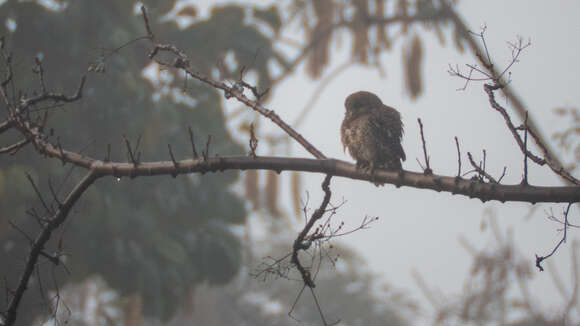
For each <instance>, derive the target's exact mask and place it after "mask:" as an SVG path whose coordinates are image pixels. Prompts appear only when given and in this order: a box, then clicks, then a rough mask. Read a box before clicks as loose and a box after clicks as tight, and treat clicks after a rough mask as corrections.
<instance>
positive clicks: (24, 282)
mask: <svg viewBox="0 0 580 326" xmlns="http://www.w3.org/2000/svg"><path fill="white" fill-rule="evenodd" d="M98 177H99V175H98V174H97V173H95V171H93V170H89V172H88V173H87V174H86V175H85V176H84V178H83V179H82V180H81V181H79V183H78V184H77V185H76V186H75V187H74V189H73V190H72V191H71V192H70V193H69V194H68V196H67V198H66V199H65V200H64V201H63V202H62V204H61V205H59V207H58V210H57V211H56V212H55V213H54V214H53V215H52V217H50V218H49V219H48V221H47V223H46V225H45V226H44V227H43V229H42V231H41V232H40V234H39V235H38V236H37V237H36V239H35V240H34V242H33V244H32V245H31V247H30V252H29V253H28V258H27V259H26V264H25V267H24V271H23V272H22V275H21V276H20V280H19V281H18V286H17V287H16V290H14V291H13V295H12V298H11V300H10V303H9V304H8V308H7V309H6V311H5V312H4V313H3V316H4V325H5V326H12V325H14V322H15V321H16V315H17V312H18V306H19V305H20V301H21V300H22V296H23V295H24V292H25V291H26V288H27V286H28V283H29V281H30V277H31V276H32V272H33V271H34V268H35V266H36V264H37V262H38V258H39V256H40V255H42V253H43V249H44V246H45V245H46V243H47V242H48V240H50V237H51V235H52V232H53V231H54V230H55V229H57V228H58V227H59V226H60V225H61V224H62V223H63V222H64V221H65V220H66V218H67V216H68V214H69V212H70V210H71V208H72V207H73V206H74V205H75V204H76V202H77V201H78V200H79V198H80V197H81V196H82V194H83V193H84V192H85V191H86V190H87V189H88V188H89V186H90V185H92V184H93V182H94V181H95V180H96V179H97V178H98Z"/></svg>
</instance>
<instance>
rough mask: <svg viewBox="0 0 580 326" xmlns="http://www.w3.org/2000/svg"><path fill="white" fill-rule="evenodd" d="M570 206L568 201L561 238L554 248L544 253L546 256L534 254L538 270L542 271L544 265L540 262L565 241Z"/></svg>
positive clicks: (550, 255)
mask: <svg viewBox="0 0 580 326" xmlns="http://www.w3.org/2000/svg"><path fill="white" fill-rule="evenodd" d="M570 207H572V202H570V203H569V204H568V207H567V208H566V211H565V212H564V232H563V234H562V239H560V241H559V242H558V244H557V245H556V246H555V247H554V249H552V251H551V252H550V253H549V254H548V255H546V256H538V255H536V267H538V269H539V270H540V272H543V271H544V267H542V262H543V261H544V260H546V259H548V258H550V257H552V255H553V254H554V253H555V252H556V250H558V248H559V247H560V245H561V244H562V243H564V242H566V236H567V235H568V226H569V224H568V213H570Z"/></svg>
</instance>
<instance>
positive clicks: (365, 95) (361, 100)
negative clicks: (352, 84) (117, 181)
mask: <svg viewBox="0 0 580 326" xmlns="http://www.w3.org/2000/svg"><path fill="white" fill-rule="evenodd" d="M382 105H383V102H381V99H379V97H378V96H376V95H375V94H373V93H371V92H365V91H360V92H356V93H352V94H350V95H349V96H348V97H347V98H346V100H345V101H344V107H345V108H346V114H347V115H353V114H354V115H357V114H363V113H367V112H370V111H372V109H373V108H377V107H381V106H382Z"/></svg>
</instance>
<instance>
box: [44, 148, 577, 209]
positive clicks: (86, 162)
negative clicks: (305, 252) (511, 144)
mask: <svg viewBox="0 0 580 326" xmlns="http://www.w3.org/2000/svg"><path fill="white" fill-rule="evenodd" d="M35 145H36V147H37V149H38V150H39V151H40V152H41V153H43V154H45V155H47V156H50V157H55V158H58V159H60V160H62V161H63V162H70V163H72V164H74V165H77V166H81V167H84V168H87V169H91V170H94V172H95V174H97V175H99V176H105V175H111V176H115V177H138V176H148V175H178V174H188V173H206V172H217V171H220V172H221V171H225V170H256V169H257V170H273V171H276V172H281V171H304V172H316V173H323V174H330V175H334V176H340V177H345V178H350V179H357V180H367V181H371V182H373V183H388V184H393V185H395V186H397V187H400V186H407V187H412V188H419V189H431V190H435V191H438V192H441V191H443V192H450V193H452V194H459V195H464V196H467V197H469V198H479V199H480V200H481V201H484V202H485V201H488V200H498V201H501V202H506V201H519V202H528V203H538V202H553V203H569V202H579V201H580V187H578V186H568V187H539V186H531V185H521V184H518V185H503V184H497V183H487V182H481V181H477V180H471V179H463V178H460V177H448V176H440V175H435V174H433V175H425V174H423V173H417V172H411V171H401V172H398V171H388V170H381V169H378V170H376V173H375V176H374V178H371V176H370V175H369V174H367V173H365V172H363V171H360V170H357V169H356V166H355V165H354V164H351V163H348V162H345V161H340V160H335V159H321V160H319V159H306V158H291V157H265V156H260V157H256V158H254V157H248V156H232V157H214V158H207V160H206V159H204V158H199V159H193V160H183V161H176V162H173V161H171V160H170V161H158V162H143V163H138V164H134V163H132V162H131V163H118V162H117V163H115V162H105V161H102V160H97V159H94V158H91V157H88V156H84V155H80V154H78V153H74V152H69V151H67V150H63V149H62V148H58V147H57V146H55V145H52V144H51V143H49V142H47V141H45V140H42V139H41V138H36V139H35Z"/></svg>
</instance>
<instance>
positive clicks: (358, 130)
mask: <svg viewBox="0 0 580 326" xmlns="http://www.w3.org/2000/svg"><path fill="white" fill-rule="evenodd" d="M344 106H345V107H346V114H345V116H344V120H343V121H342V126H341V127H340V134H341V137H342V145H343V146H344V148H345V150H346V148H348V152H349V153H350V156H352V157H353V158H354V159H355V160H356V165H357V167H358V168H364V169H368V170H369V172H370V173H371V174H373V173H374V170H375V168H385V169H389V170H401V169H402V166H401V160H403V161H404V160H405V151H404V150H403V147H402V146H401V138H402V136H403V122H402V121H401V115H400V114H399V111H397V110H395V109H393V108H392V107H390V106H387V105H384V104H383V102H381V100H380V99H379V98H378V97H377V96H376V95H375V94H373V93H370V92H364V91H361V92H356V93H353V94H351V95H349V96H348V97H347V98H346V101H345V102H344Z"/></svg>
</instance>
